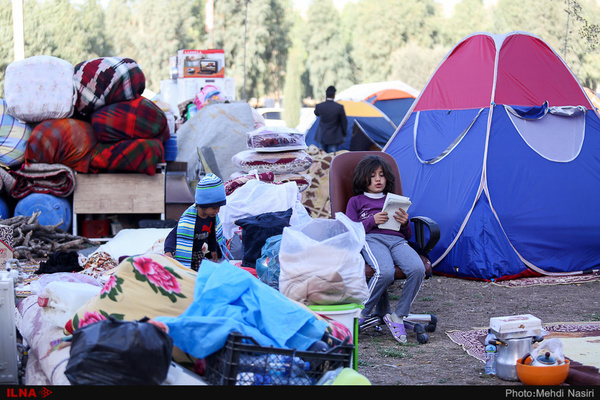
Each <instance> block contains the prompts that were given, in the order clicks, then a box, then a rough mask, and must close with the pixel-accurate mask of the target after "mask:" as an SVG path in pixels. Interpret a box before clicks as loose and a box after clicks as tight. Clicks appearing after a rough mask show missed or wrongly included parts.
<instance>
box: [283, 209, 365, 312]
mask: <svg viewBox="0 0 600 400" xmlns="http://www.w3.org/2000/svg"><path fill="white" fill-rule="evenodd" d="M364 244H365V230H364V227H363V225H362V224H361V223H359V222H354V221H352V220H350V219H349V218H348V217H347V216H346V215H344V214H343V213H336V214H335V219H324V218H318V219H312V220H311V221H310V222H307V223H305V224H301V225H295V226H290V227H287V228H285V229H284V230H283V235H282V239H281V247H280V250H279V263H280V275H279V291H280V292H281V293H282V294H283V295H285V296H286V297H288V298H289V299H292V300H295V301H298V302H300V303H303V304H322V305H327V304H346V303H356V304H361V303H363V302H364V301H366V299H367V297H368V288H367V281H366V278H365V261H364V259H363V258H362V255H361V253H360V252H361V250H362V248H363V246H364Z"/></svg>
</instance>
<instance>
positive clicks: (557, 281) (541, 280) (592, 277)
mask: <svg viewBox="0 0 600 400" xmlns="http://www.w3.org/2000/svg"><path fill="white" fill-rule="evenodd" d="M594 281H600V273H598V272H595V273H593V274H586V275H573V276H539V277H532V278H521V279H511V280H507V281H499V282H492V284H493V285H496V286H502V287H506V288H519V287H526V286H544V285H571V284H577V283H586V282H594Z"/></svg>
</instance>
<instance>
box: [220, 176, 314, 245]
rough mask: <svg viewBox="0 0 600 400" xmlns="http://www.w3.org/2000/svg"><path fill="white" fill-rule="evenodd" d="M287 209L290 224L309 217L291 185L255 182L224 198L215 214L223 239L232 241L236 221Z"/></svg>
mask: <svg viewBox="0 0 600 400" xmlns="http://www.w3.org/2000/svg"><path fill="white" fill-rule="evenodd" d="M290 208H293V209H294V211H293V214H292V218H291V219H290V225H293V224H295V223H297V222H298V221H306V219H307V218H310V217H309V216H308V211H306V209H305V208H304V207H303V206H302V204H301V202H300V196H299V191H298V185H296V183H295V182H287V183H283V184H281V185H274V184H272V183H266V182H261V181H258V180H255V179H252V180H249V181H248V182H246V183H245V184H244V185H243V186H240V187H239V188H237V189H236V190H235V192H233V193H231V194H230V195H229V196H227V204H225V205H224V206H223V207H221V210H220V211H219V218H220V219H221V223H222V225H223V236H225V239H227V240H229V239H231V238H233V235H234V233H235V231H236V230H237V228H238V227H237V225H235V221H236V220H237V219H241V218H245V217H250V216H254V215H259V214H263V213H267V212H276V211H285V210H288V209H290Z"/></svg>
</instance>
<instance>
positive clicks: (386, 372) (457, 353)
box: [358, 275, 600, 386]
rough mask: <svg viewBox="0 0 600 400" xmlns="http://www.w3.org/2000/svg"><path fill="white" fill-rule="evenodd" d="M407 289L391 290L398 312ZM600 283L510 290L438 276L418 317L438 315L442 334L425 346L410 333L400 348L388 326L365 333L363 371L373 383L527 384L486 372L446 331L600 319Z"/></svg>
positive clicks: (419, 303) (418, 303)
mask: <svg viewBox="0 0 600 400" xmlns="http://www.w3.org/2000/svg"><path fill="white" fill-rule="evenodd" d="M401 288H402V283H401V281H397V282H395V283H394V285H393V286H392V287H391V288H390V295H391V298H392V309H393V307H394V305H395V304H394V303H395V300H394V299H397V298H398V297H397V296H398V295H399V293H400V291H401ZM599 292H600V282H598V281H595V282H589V283H581V284H568V285H551V286H529V287H524V288H506V287H500V286H498V285H494V284H492V283H488V282H480V281H471V280H464V279H458V278H449V277H441V276H435V275H434V276H433V277H432V278H430V279H428V280H425V281H424V284H423V286H422V288H421V290H420V292H419V295H418V296H417V299H416V300H415V302H414V303H413V310H412V312H413V313H418V314H433V315H435V316H436V317H437V318H438V323H437V327H436V330H435V331H434V332H432V333H429V341H428V342H427V343H425V344H419V343H418V342H417V338H416V335H415V334H414V333H409V335H408V343H407V344H404V345H402V344H400V343H398V342H396V341H395V339H394V338H393V337H392V334H391V332H390V331H389V329H388V328H387V327H386V326H385V324H384V325H383V326H382V329H381V331H377V330H376V329H375V328H368V329H367V330H365V331H363V332H361V334H360V335H359V344H358V372H360V373H361V374H362V375H364V376H365V377H367V378H368V379H369V380H370V382H371V383H372V384H373V385H388V386H395V385H415V386H420V385H424V386H433V385H444V386H448V385H467V386H499V385H512V386H514V385H521V383H520V382H508V381H503V380H501V379H499V378H497V377H495V376H490V375H486V374H485V373H484V363H483V362H481V361H479V360H478V359H476V358H474V357H472V356H470V355H469V354H467V352H466V351H465V350H463V348H462V347H461V346H460V345H458V344H456V343H454V342H453V341H452V340H451V339H450V338H449V337H448V335H447V334H446V332H450V331H454V330H460V331H464V330H470V329H474V328H482V327H488V326H489V322H490V318H492V317H501V316H507V315H520V314H532V315H534V316H536V317H538V318H540V319H541V320H542V322H543V323H552V322H582V321H598V320H599V318H600V304H599V303H600V297H599V296H598V293H599Z"/></svg>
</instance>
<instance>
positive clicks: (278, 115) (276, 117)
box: [256, 108, 286, 126]
mask: <svg viewBox="0 0 600 400" xmlns="http://www.w3.org/2000/svg"><path fill="white" fill-rule="evenodd" d="M256 110H257V111H258V113H259V114H260V115H262V117H263V118H264V119H265V125H266V126H286V125H285V121H284V120H283V109H282V108H257V109H256Z"/></svg>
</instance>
